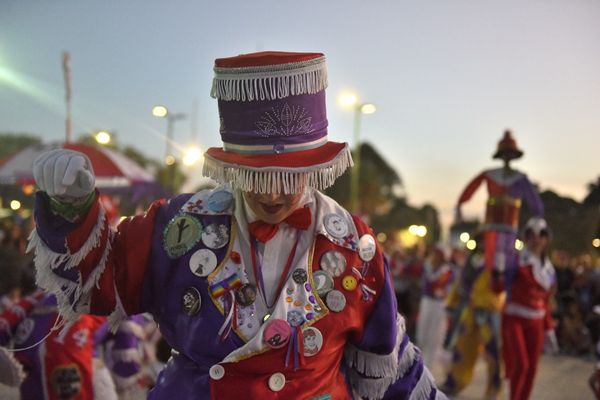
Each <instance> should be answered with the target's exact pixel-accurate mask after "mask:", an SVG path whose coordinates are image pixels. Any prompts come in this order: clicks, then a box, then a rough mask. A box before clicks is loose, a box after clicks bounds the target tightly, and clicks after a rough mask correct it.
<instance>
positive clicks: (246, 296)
mask: <svg viewBox="0 0 600 400" xmlns="http://www.w3.org/2000/svg"><path fill="white" fill-rule="evenodd" d="M255 300H256V286H254V285H252V284H250V283H246V284H244V285H242V286H240V287H239V288H238V289H237V290H236V291H235V301H236V302H237V303H238V304H240V305H242V306H244V307H248V306H249V305H252V303H254V301H255Z"/></svg>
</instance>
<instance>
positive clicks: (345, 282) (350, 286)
mask: <svg viewBox="0 0 600 400" xmlns="http://www.w3.org/2000/svg"><path fill="white" fill-rule="evenodd" d="M357 286H358V281H357V280H356V278H355V277H353V276H352V275H346V276H345V277H344V278H343V279H342V287H343V288H344V289H345V290H347V291H352V290H354V289H356V287H357Z"/></svg>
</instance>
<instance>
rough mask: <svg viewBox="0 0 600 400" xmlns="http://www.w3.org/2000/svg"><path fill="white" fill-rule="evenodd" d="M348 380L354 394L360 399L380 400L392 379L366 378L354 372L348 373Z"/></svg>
mask: <svg viewBox="0 0 600 400" xmlns="http://www.w3.org/2000/svg"><path fill="white" fill-rule="evenodd" d="M348 380H349V381H350V383H351V384H352V387H353V389H354V391H355V392H356V394H358V396H359V398H361V399H382V398H383V396H384V395H385V392H386V391H387V390H388V388H389V387H390V385H391V384H392V383H394V382H395V381H394V378H392V377H387V378H367V377H364V376H362V375H360V374H359V373H358V372H357V371H356V370H354V369H351V370H349V371H348Z"/></svg>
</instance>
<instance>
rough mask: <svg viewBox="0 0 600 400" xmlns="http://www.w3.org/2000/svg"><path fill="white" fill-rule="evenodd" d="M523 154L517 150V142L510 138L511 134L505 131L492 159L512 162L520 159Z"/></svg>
mask: <svg viewBox="0 0 600 400" xmlns="http://www.w3.org/2000/svg"><path fill="white" fill-rule="evenodd" d="M522 155H523V152H522V151H521V150H519V149H518V148H517V142H516V141H515V139H514V138H513V137H512V132H511V131H510V130H509V129H507V130H505V131H504V136H503V137H502V139H500V141H499V142H498V148H497V149H496V153H495V154H494V156H493V158H501V159H508V160H514V159H517V158H521V156H522Z"/></svg>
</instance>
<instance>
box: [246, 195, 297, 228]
mask: <svg viewBox="0 0 600 400" xmlns="http://www.w3.org/2000/svg"><path fill="white" fill-rule="evenodd" d="M302 193H303V191H300V192H298V193H294V194H283V193H278V194H274V193H268V194H267V193H263V194H260V193H254V192H244V199H245V200H246V203H248V206H250V208H251V209H252V211H253V212H254V213H255V214H256V216H257V217H258V219H260V220H261V221H264V222H267V223H269V224H278V223H280V222H281V221H283V220H284V219H286V218H287V217H288V216H289V215H290V214H291V213H292V212H294V211H295V210H296V209H297V208H298V207H299V205H300V200H301V199H302Z"/></svg>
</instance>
